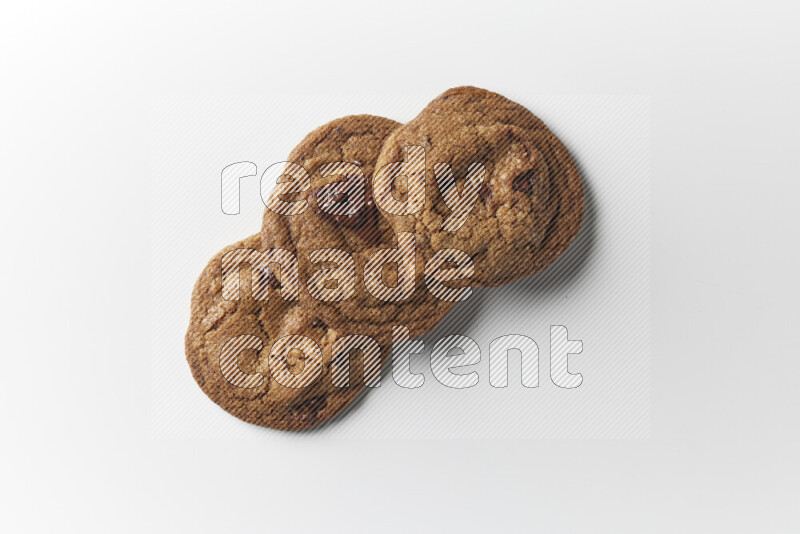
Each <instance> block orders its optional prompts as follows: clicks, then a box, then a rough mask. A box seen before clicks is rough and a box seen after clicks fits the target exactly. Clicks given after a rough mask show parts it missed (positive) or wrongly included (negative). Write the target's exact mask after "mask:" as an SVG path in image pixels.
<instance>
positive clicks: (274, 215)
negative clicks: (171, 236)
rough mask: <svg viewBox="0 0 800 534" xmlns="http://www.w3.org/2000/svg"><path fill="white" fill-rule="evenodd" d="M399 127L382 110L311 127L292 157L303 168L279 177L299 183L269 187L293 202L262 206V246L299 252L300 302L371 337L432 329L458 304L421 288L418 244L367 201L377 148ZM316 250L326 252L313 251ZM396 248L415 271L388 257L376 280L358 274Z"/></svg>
mask: <svg viewBox="0 0 800 534" xmlns="http://www.w3.org/2000/svg"><path fill="white" fill-rule="evenodd" d="M399 126H400V124H399V123H397V122H394V121H392V120H389V119H385V118H382V117H375V116H370V115H358V116H350V117H344V118H341V119H337V120H334V121H332V122H330V123H328V124H326V125H324V126H322V127H320V128H318V129H316V130H314V131H313V132H312V133H310V134H309V135H308V136H307V137H306V138H305V139H304V140H303V141H302V142H301V143H300V144H299V145H298V146H297V147H296V148H295V149H294V150H293V151H292V153H291V154H290V156H289V161H290V162H292V163H293V164H296V165H299V166H300V167H302V169H300V168H298V167H296V166H295V170H296V171H298V172H294V173H293V174H292V176H291V177H288V179H287V181H286V182H284V183H286V184H290V182H292V181H294V183H295V184H297V183H299V182H301V181H304V182H305V183H304V184H303V185H302V186H299V185H297V186H295V187H294V188H293V187H292V186H291V184H290V185H289V186H287V187H285V188H284V189H285V190H288V191H289V192H287V193H281V192H279V191H276V193H275V196H277V197H279V198H280V199H283V201H284V202H287V203H290V202H291V203H295V204H294V206H292V207H287V206H286V205H283V206H280V205H278V206H271V207H269V208H271V209H267V210H265V213H264V218H263V225H262V245H263V246H264V247H265V248H281V249H285V250H289V251H291V252H292V253H293V254H295V255H296V257H297V260H298V262H299V264H300V270H301V272H302V273H303V279H304V282H305V284H303V286H304V287H302V288H301V297H300V298H301V301H302V302H303V304H304V305H306V306H307V307H308V308H313V309H314V310H315V313H317V314H319V316H320V317H321V318H322V320H324V321H325V322H326V323H327V324H330V325H332V326H335V327H338V328H349V327H351V325H358V327H359V328H360V329H362V330H363V331H365V332H368V333H370V334H374V335H383V334H385V333H386V332H387V331H389V330H390V329H391V326H392V325H398V326H399V325H402V326H405V327H407V328H408V329H409V331H410V333H411V336H413V337H416V336H419V335H421V334H423V333H425V332H427V331H429V330H431V329H432V328H433V327H434V326H436V324H438V323H439V321H441V319H442V318H444V316H445V315H446V314H447V313H448V312H449V311H450V310H451V309H452V308H453V306H454V304H455V303H454V302H452V301H447V300H442V299H440V298H437V297H435V296H434V295H433V294H431V292H430V291H429V290H428V289H427V287H426V282H425V277H424V271H425V261H426V259H427V258H426V257H425V256H423V255H422V254H421V253H419V251H418V250H417V247H416V244H415V242H416V241H417V236H415V235H413V233H406V234H403V235H401V234H397V233H396V232H395V231H394V229H393V228H392V226H391V225H390V224H389V221H388V220H387V219H386V217H384V215H383V214H382V213H381V212H380V210H379V209H378V208H377V207H376V205H375V202H374V199H373V192H372V187H371V185H372V176H373V173H374V170H375V163H376V160H377V158H378V154H379V153H380V150H381V146H382V144H383V142H384V141H385V140H386V138H387V137H389V136H390V134H391V133H392V132H393V131H394V130H395V129H396V128H398V127H399ZM287 168H288V167H287ZM284 178H287V177H284ZM279 185H280V182H279ZM300 190H302V191H300ZM301 210H302V211H301ZM292 211H295V213H291V214H290V212H292ZM281 212H283V213H281ZM333 249H335V250H337V251H342V253H343V254H340V253H338V252H337V253H334V252H332V250H333ZM316 251H326V253H327V255H326V256H325V257H320V256H319V254H320V253H319V252H316ZM401 252H402V253H403V254H404V256H403V257H406V258H409V261H408V262H407V264H406V265H405V266H406V267H408V266H409V265H411V266H413V269H408V268H401V267H400V266H399V265H398V264H392V266H390V267H388V268H387V269H385V270H384V271H382V272H381V277H380V278H381V280H382V281H379V280H377V277H375V276H373V277H372V278H371V279H369V280H368V279H367V277H365V272H371V273H373V274H374V273H375V272H376V270H375V269H374V267H376V266H377V265H378V263H377V262H378V258H379V257H381V256H385V257H387V258H389V257H390V256H392V255H394V256H396V257H400V256H401ZM412 255H413V258H412ZM323 260H324V261H323ZM412 262H413V263H412ZM369 266H372V267H373V269H370V268H368V267H369ZM335 269H339V270H338V271H335ZM412 270H413V274H411V271H412ZM347 280H350V281H347ZM384 286H385V287H384ZM376 295H377V296H376Z"/></svg>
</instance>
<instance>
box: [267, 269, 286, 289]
mask: <svg viewBox="0 0 800 534" xmlns="http://www.w3.org/2000/svg"><path fill="white" fill-rule="evenodd" d="M267 285H268V286H269V287H271V288H272V289H280V288H282V287H283V286H282V285H281V283H280V282H279V281H278V279H277V278H276V277H275V273H273V272H272V269H269V270H268V271H267Z"/></svg>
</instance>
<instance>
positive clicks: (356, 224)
mask: <svg viewBox="0 0 800 534" xmlns="http://www.w3.org/2000/svg"><path fill="white" fill-rule="evenodd" d="M312 194H313V195H314V198H316V200H317V212H318V213H319V215H320V216H321V217H322V218H323V219H326V220H329V221H332V222H334V223H336V224H338V225H339V226H341V227H343V228H347V229H349V230H352V231H353V232H354V233H355V234H356V235H357V236H359V237H360V238H361V239H363V240H364V241H367V242H375V241H377V239H378V238H379V237H380V234H379V231H378V230H379V228H378V208H377V207H376V206H375V199H374V198H373V197H372V188H371V181H370V180H369V179H364V178H360V177H345V178H341V179H339V180H337V181H335V182H332V183H330V184H328V185H325V186H322V187H318V188H315V189H314V190H313V191H312Z"/></svg>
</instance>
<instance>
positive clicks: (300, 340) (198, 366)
mask: <svg viewBox="0 0 800 534" xmlns="http://www.w3.org/2000/svg"><path fill="white" fill-rule="evenodd" d="M260 249H261V235H254V236H251V237H249V238H247V239H245V240H243V241H240V242H239V243H236V244H234V245H231V246H229V247H226V248H225V249H223V250H222V251H221V252H220V253H218V254H217V255H216V256H215V257H214V258H213V259H212V260H211V261H210V262H209V264H208V266H207V267H206V268H205V269H204V270H203V273H202V275H201V276H200V278H199V280H198V281H197V284H196V286H195V289H194V292H193V294H192V316H191V322H190V325H189V330H188V332H187V334H186V358H187V360H188V362H189V366H190V368H191V370H192V375H193V376H194V378H195V380H196V381H197V383H198V385H199V386H200V388H201V389H202V390H203V391H204V392H205V394H206V395H208V396H209V397H210V398H211V399H212V400H213V401H214V402H215V403H217V404H218V405H219V406H220V407H222V408H223V409H224V410H226V411H227V412H229V413H231V414H233V415H235V416H236V417H238V418H239V419H242V420H244V421H247V422H249V423H253V424H256V425H261V426H266V427H271V428H275V429H280V430H302V429H306V428H310V427H313V426H315V425H317V424H319V423H321V422H323V421H326V420H328V419H330V418H331V417H333V416H334V415H336V414H337V413H339V412H340V411H341V410H343V409H344V408H345V407H346V406H347V405H348V404H350V403H351V402H352V401H353V400H354V399H355V398H356V396H357V395H358V393H359V392H360V391H362V389H363V388H364V385H365V383H368V384H370V385H376V384H377V381H378V380H379V379H380V368H381V365H382V362H383V360H384V359H385V357H386V352H387V351H388V348H387V347H388V346H389V343H388V336H387V337H385V338H380V339H374V341H370V340H367V339H366V338H364V337H356V336H359V335H360V332H358V331H356V330H352V331H348V332H342V331H338V330H336V329H334V328H332V327H329V326H328V325H327V324H326V323H325V322H324V321H323V320H321V319H320V318H319V317H318V316H317V315H315V314H314V313H313V310H309V309H307V308H305V307H304V306H303V305H302V304H300V303H298V302H297V301H293V300H289V299H284V298H282V297H281V295H280V290H279V289H277V284H275V283H274V282H273V281H272V280H271V276H270V275H271V271H269V270H268V269H264V268H261V267H260V266H256V262H254V261H253V256H252V255H251V256H250V257H249V258H248V257H246V256H244V255H237V254H238V253H239V252H240V251H242V250H255V251H258V250H260ZM231 259H232V261H231ZM247 261H249V262H250V265H249V267H248V266H247V265H246V262H247ZM226 262H227V263H226ZM223 265H227V266H228V267H232V268H233V269H232V270H230V271H229V272H230V273H232V277H231V278H228V279H226V278H225V276H231V275H230V274H228V275H226V274H225V272H224V271H225V269H227V267H223ZM240 265H245V268H244V269H242V270H241V272H240V271H239V267H240ZM224 275H225V276H224ZM237 279H238V280H239V281H240V282H241V286H238V284H233V285H234V286H235V287H237V288H238V290H237V291H231V287H227V286H226V284H228V286H230V285H231V284H230V282H231V281H234V282H235V281H236V280H237ZM256 297H257V298H256Z"/></svg>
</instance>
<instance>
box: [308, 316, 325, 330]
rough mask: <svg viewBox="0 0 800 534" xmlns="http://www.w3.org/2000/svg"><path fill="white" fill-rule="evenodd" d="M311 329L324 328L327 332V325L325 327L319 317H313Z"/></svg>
mask: <svg viewBox="0 0 800 534" xmlns="http://www.w3.org/2000/svg"><path fill="white" fill-rule="evenodd" d="M311 328H324V329H325V330H327V329H328V325H326V324H325V323H324V322H323V321H322V319H320V318H319V317H315V318H314V320H313V321H311Z"/></svg>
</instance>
